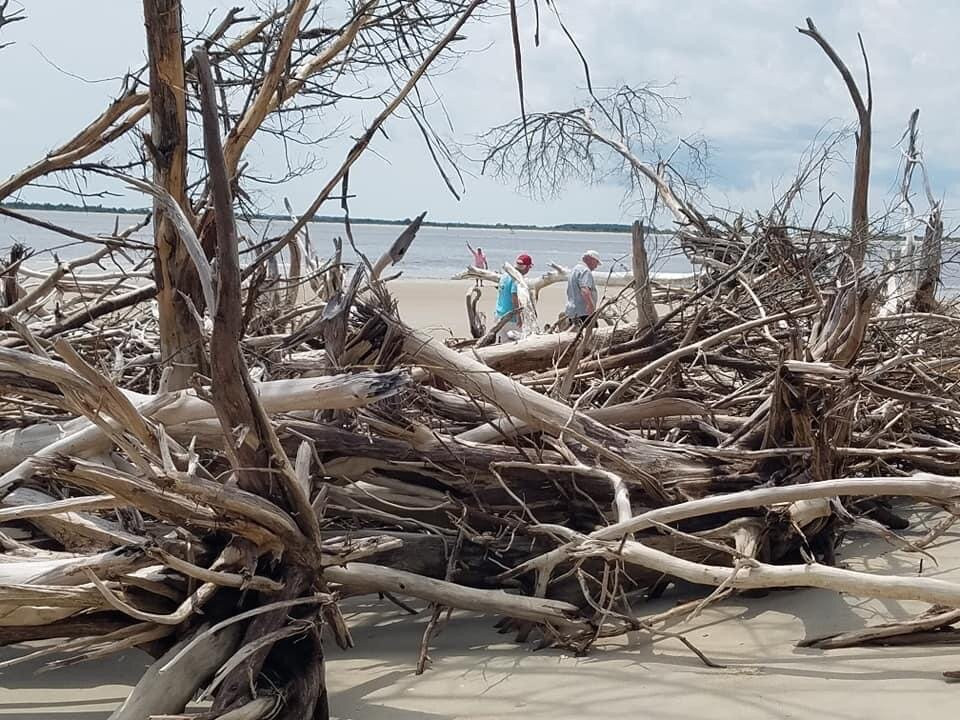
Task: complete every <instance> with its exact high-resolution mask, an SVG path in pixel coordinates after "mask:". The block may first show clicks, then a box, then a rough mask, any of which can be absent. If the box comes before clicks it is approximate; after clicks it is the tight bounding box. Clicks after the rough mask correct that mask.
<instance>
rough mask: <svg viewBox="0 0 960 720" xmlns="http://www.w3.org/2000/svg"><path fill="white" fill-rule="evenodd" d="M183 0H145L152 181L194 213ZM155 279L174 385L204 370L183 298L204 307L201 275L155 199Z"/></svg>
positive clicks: (165, 357)
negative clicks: (190, 196) (190, 188)
mask: <svg viewBox="0 0 960 720" xmlns="http://www.w3.org/2000/svg"><path fill="white" fill-rule="evenodd" d="M181 15H182V9H181V3H180V0H143V17H144V24H145V25H146V30H147V59H148V65H149V70H150V104H149V107H150V144H149V148H150V156H151V158H150V159H151V160H152V162H153V172H154V175H153V177H154V182H156V184H157V185H159V186H160V187H162V188H163V189H164V190H165V191H166V192H167V193H169V195H170V197H171V198H172V199H173V201H174V202H175V203H176V204H177V205H179V207H180V208H181V209H182V210H183V211H185V212H186V213H188V214H190V212H191V210H190V203H189V200H188V199H187V107H186V84H187V83H186V76H185V74H184V69H183V35H182V28H181ZM153 239H154V279H155V282H156V286H157V303H158V306H159V312H160V315H159V326H160V353H161V357H162V361H163V363H164V364H165V365H169V366H170V367H171V368H172V371H171V373H170V377H169V383H170V388H171V389H173V390H178V389H180V388H184V387H187V386H188V385H189V384H190V376H191V375H193V373H194V372H206V364H205V362H204V356H203V334H202V328H200V327H198V325H197V321H196V319H195V318H194V315H193V313H192V312H191V309H190V307H189V306H188V304H187V302H186V300H185V298H188V299H189V300H190V301H192V302H193V304H194V306H195V307H202V302H203V298H202V296H201V295H200V286H199V278H198V275H197V270H196V267H195V266H194V263H193V261H192V260H191V259H190V255H189V253H188V252H187V249H186V246H185V243H184V242H183V241H182V240H181V239H180V236H179V233H178V232H177V230H176V227H175V223H174V221H173V220H172V219H171V218H170V217H169V215H168V211H167V208H165V207H164V205H163V203H162V202H161V201H160V200H154V210H153Z"/></svg>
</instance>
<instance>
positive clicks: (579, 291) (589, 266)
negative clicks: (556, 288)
mask: <svg viewBox="0 0 960 720" xmlns="http://www.w3.org/2000/svg"><path fill="white" fill-rule="evenodd" d="M599 265H600V253H598V252H597V251H596V250H587V252H585V253H584V254H583V258H582V259H581V262H579V263H577V266H576V267H575V268H573V270H571V271H570V279H569V280H568V281H567V307H566V310H565V311H564V314H566V316H567V317H568V318H570V321H571V322H572V323H573V324H574V326H575V327H579V326H581V325H583V323H584V322H585V321H586V319H587V318H588V317H590V316H591V315H593V313H594V312H595V311H596V309H597V283H596V282H595V281H594V279H593V271H594V270H596V269H597V267H598V266H599Z"/></svg>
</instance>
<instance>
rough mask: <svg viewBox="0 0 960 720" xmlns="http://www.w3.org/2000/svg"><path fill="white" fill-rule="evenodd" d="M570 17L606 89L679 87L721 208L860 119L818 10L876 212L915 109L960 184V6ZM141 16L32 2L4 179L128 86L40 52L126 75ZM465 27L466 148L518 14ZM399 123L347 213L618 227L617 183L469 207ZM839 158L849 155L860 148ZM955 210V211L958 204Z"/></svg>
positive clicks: (264, 153) (751, 193)
mask: <svg viewBox="0 0 960 720" xmlns="http://www.w3.org/2000/svg"><path fill="white" fill-rule="evenodd" d="M232 4H233V3H227V2H215V1H213V0H205V1H204V2H197V0H185V5H186V7H187V13H188V20H189V21H191V22H192V23H194V24H197V23H199V22H200V21H202V19H203V18H204V17H205V16H206V13H207V12H208V10H209V9H210V8H212V7H217V8H220V9H221V10H223V9H225V8H226V7H228V6H229V5H232ZM540 5H541V45H540V47H539V48H535V47H533V9H532V5H531V4H529V3H528V4H527V5H526V6H524V7H522V8H521V15H522V17H521V20H522V23H523V38H522V41H523V46H524V70H525V73H524V74H525V83H526V98H527V103H528V107H529V108H530V109H533V110H545V109H565V108H568V107H570V106H571V105H572V104H573V103H574V102H576V99H577V98H578V97H579V96H580V95H581V88H582V87H583V85H584V82H583V75H582V69H581V66H580V61H579V59H578V57H577V56H576V53H575V52H574V51H573V49H572V48H571V46H570V44H569V42H568V40H567V39H566V37H565V36H564V34H563V33H562V31H561V30H560V28H559V27H558V26H557V24H556V22H555V20H554V18H553V17H552V14H551V12H550V11H549V10H548V9H547V8H546V7H545V4H544V3H541V4H540ZM560 9H561V11H562V13H563V15H564V19H565V21H566V22H567V24H568V27H569V28H570V29H571V31H572V32H573V33H574V35H575V37H576V39H577V41H578V43H579V44H580V46H581V47H582V49H583V51H584V53H585V54H586V55H587V57H588V60H589V63H590V68H591V73H592V77H593V80H594V82H595V83H596V84H597V85H613V84H616V83H620V82H631V83H643V82H647V81H660V82H663V81H670V80H675V81H676V87H675V90H676V94H678V95H682V96H685V97H687V98H688V99H687V100H686V101H685V102H684V103H683V115H682V117H680V118H678V119H676V120H675V121H674V122H673V123H672V124H671V127H670V130H671V131H672V132H673V133H675V134H677V135H680V134H687V133H691V132H698V133H700V134H702V135H703V136H705V137H706V138H707V139H708V140H709V141H710V142H711V143H712V144H713V146H714V148H715V150H716V153H715V156H714V158H715V166H714V168H713V170H714V180H713V182H712V186H711V188H710V193H711V196H712V197H713V198H715V201H716V202H717V204H726V205H732V206H734V207H739V206H743V207H747V208H754V207H756V208H758V209H763V208H765V207H766V206H768V205H769V203H770V200H771V196H772V190H771V185H772V183H776V182H777V181H778V180H779V179H787V178H789V177H791V176H792V173H793V171H794V169H795V167H796V164H797V162H798V160H799V158H800V157H801V155H802V153H803V151H804V149H805V148H806V146H807V144H808V143H809V141H810V140H811V139H812V137H813V135H814V134H815V133H816V131H817V129H818V128H819V127H821V126H822V125H823V124H825V123H827V122H829V121H831V120H832V121H835V122H842V123H850V122H853V120H854V119H855V114H854V111H853V107H852V105H851V103H850V99H849V97H848V95H847V91H846V89H845V87H844V85H843V83H842V81H841V80H840V78H839V76H838V74H837V72H836V71H835V70H834V68H833V67H832V66H831V65H830V63H829V61H828V60H827V58H826V57H825V56H824V54H823V53H822V51H821V50H820V49H819V48H818V47H817V46H816V45H815V44H814V43H813V41H811V40H810V39H809V38H806V37H803V36H802V35H800V34H799V33H798V32H797V31H796V29H795V28H796V26H798V25H802V24H803V23H804V18H805V17H806V16H807V15H810V16H812V17H813V18H814V19H815V21H816V23H817V25H818V27H819V29H820V30H821V32H822V33H823V34H824V35H825V36H826V37H827V38H828V39H829V40H830V41H831V42H832V43H833V44H834V47H835V48H836V49H837V51H838V52H839V53H840V54H841V55H842V57H843V58H844V59H845V60H846V61H847V63H848V64H849V66H850V67H851V69H852V70H853V72H854V74H855V75H856V76H857V77H858V78H862V77H863V74H862V62H861V59H860V55H859V46H858V44H857V32H858V31H860V32H861V33H862V34H863V38H864V43H865V45H866V48H867V52H868V54H869V58H870V64H871V70H872V77H873V87H874V95H875V110H874V168H875V172H876V175H875V178H874V184H873V187H874V192H873V193H872V202H873V203H874V205H875V207H877V208H879V207H880V203H881V199H882V196H883V194H884V193H885V192H886V191H887V190H888V189H889V187H890V185H891V178H892V174H893V173H894V172H895V170H896V166H897V162H898V158H899V156H898V152H897V150H896V149H895V148H894V147H893V146H894V144H895V143H896V141H897V139H898V138H899V136H900V134H901V132H902V128H903V126H904V123H905V122H906V118H907V116H908V115H909V113H910V111H911V110H912V109H913V108H914V107H920V108H921V129H922V133H923V137H924V146H925V152H926V157H927V160H928V163H929V166H930V170H931V175H932V179H933V181H934V183H935V184H936V183H938V182H939V185H938V187H940V188H953V189H954V190H955V189H956V188H957V187H958V186H960V172H958V170H957V168H956V166H955V163H954V162H953V158H954V157H956V156H957V154H958V152H960V133H957V132H956V131H955V129H954V125H955V117H956V116H957V114H958V112H960V98H958V96H957V94H956V93H955V92H953V88H954V87H955V86H956V78H957V77H958V75H960V55H958V54H957V53H955V52H953V38H954V34H955V28H956V27H957V24H958V20H960V7H955V6H953V5H951V4H942V5H941V4H938V3H935V2H934V1H933V0H916V1H913V2H909V3H907V2H897V1H896V0H883V1H882V2H880V1H878V0H858V1H852V0H851V1H849V2H844V3H834V2H827V1H826V0H800V1H799V2H792V3H772V2H766V1H765V0H715V1H714V2H703V1H698V0H675V1H674V2H667V1H666V0H566V1H562V0H561V2H560ZM139 13H140V4H139V3H135V2H123V3H118V2H116V1H115V0H99V1H94V0H88V1H87V2H84V3H35V4H31V7H30V8H29V9H28V14H29V19H28V20H27V21H26V22H24V23H17V24H16V25H15V26H12V27H11V31H10V32H11V38H10V39H14V40H16V41H17V45H15V46H12V47H10V48H7V49H6V50H4V51H2V52H0V72H3V75H4V93H5V97H6V98H8V99H9V100H10V101H11V102H12V103H13V106H12V107H7V108H5V126H6V132H5V133H4V135H3V137H2V138H0V157H2V158H4V167H3V168H2V169H0V174H6V173H10V172H13V171H14V170H16V169H18V168H19V167H22V166H24V165H26V164H29V163H30V162H32V161H33V160H35V159H36V158H37V157H39V156H40V155H42V153H44V152H45V151H46V150H47V149H48V148H49V147H50V146H52V145H53V144H55V143H56V142H57V141H60V140H63V139H64V138H66V137H67V136H69V135H70V134H71V133H72V132H75V131H76V129H78V128H79V127H81V126H82V125H83V124H84V123H85V122H87V121H88V120H89V119H90V118H92V117H93V116H94V115H95V114H96V112H98V111H99V110H100V109H101V108H102V107H103V105H104V104H105V102H106V101H108V100H109V98H110V97H111V93H112V92H113V91H114V89H115V87H116V83H112V84H111V83H104V84H96V85H90V84H86V83H83V82H80V81H77V80H74V79H71V78H69V77H66V76H64V75H63V74H62V73H60V72H59V71H57V70H55V69H54V68H52V67H50V66H49V65H48V64H47V63H46V62H45V61H43V60H42V59H41V58H40V57H39V55H38V54H37V53H36V51H35V50H34V49H33V48H32V45H36V46H37V47H38V48H40V49H41V50H42V51H43V52H44V54H46V55H47V56H49V57H50V58H51V59H52V60H54V61H55V62H57V63H58V64H60V65H62V66H64V67H65V68H67V69H68V70H70V71H71V72H74V73H77V74H80V75H84V76H90V77H104V76H110V75H117V74H120V73H122V72H123V71H124V70H125V69H126V68H128V67H134V66H137V65H139V64H140V63H141V62H142V60H143V54H144V52H143V39H142V34H143V26H142V18H141V17H140V14H139ZM465 34H466V35H467V36H468V40H467V41H466V42H465V46H468V47H470V48H474V49H480V48H485V47H486V48H487V49H486V50H485V51H484V52H483V53H482V54H478V55H468V56H467V57H465V58H464V59H463V61H462V62H461V63H460V65H459V66H458V67H457V68H456V69H454V70H453V71H452V72H450V73H447V74H444V75H442V76H439V77H438V78H436V81H435V82H436V87H437V88H438V90H439V91H440V93H441V94H442V96H443V98H444V101H445V103H446V105H447V107H448V109H449V110H450V114H451V117H452V119H453V122H454V125H455V129H456V136H455V137H457V138H458V139H461V140H464V139H469V137H470V136H471V134H473V133H476V132H479V131H482V130H483V129H485V128H487V127H489V126H491V125H493V124H496V123H499V122H503V121H505V120H507V119H509V118H511V117H513V116H515V115H516V114H517V113H518V101H517V93H516V88H515V85H514V82H515V79H514V69H513V52H512V47H511V43H510V34H509V23H508V21H507V18H506V17H505V16H503V15H500V16H496V17H491V18H490V19H489V20H488V21H487V22H486V23H483V24H476V25H473V26H472V27H469V26H468V28H467V31H466V33H465ZM368 118H369V112H368ZM388 129H389V131H390V137H391V141H390V142H385V141H383V140H382V139H378V140H377V141H376V143H375V149H376V150H377V152H378V153H380V154H381V155H382V156H384V157H385V158H387V159H388V160H389V162H385V161H384V160H383V159H381V158H380V157H377V156H374V155H370V156H368V157H365V158H364V159H363V160H362V161H361V162H360V163H359V164H358V166H357V168H356V170H355V171H354V172H353V173H352V174H351V179H352V189H353V190H354V191H356V192H358V193H359V197H358V198H357V199H356V200H355V201H354V205H353V210H354V212H355V213H356V214H363V215H382V216H408V215H412V214H413V213H415V212H417V211H419V210H421V209H427V210H429V211H430V214H431V216H432V217H434V218H436V219H451V220H461V219H463V220H502V221H515V222H530V221H532V222H562V221H590V220H614V219H617V218H619V217H621V207H620V200H621V197H622V188H621V187H619V186H617V185H616V184H611V185H606V186H601V187H593V188H583V187H578V186H576V185H571V186H570V187H569V188H568V190H567V192H566V193H565V194H564V195H563V196H562V197H561V198H559V199H557V200H555V201H551V202H546V203H537V202H534V201H532V200H529V199H527V198H525V197H523V196H521V195H518V194H517V193H516V192H515V190H514V188H513V187H512V186H510V185H502V184H500V183H497V182H495V181H493V180H490V179H488V178H471V177H468V178H467V191H466V194H465V196H464V199H463V201H462V202H459V203H458V202H456V201H455V200H454V199H453V198H452V197H450V196H449V194H448V193H447V192H446V190H445V189H444V186H443V183H442V181H441V180H440V178H439V177H438V175H437V173H436V171H435V170H434V169H433V167H432V165H431V163H430V162H429V160H428V159H427V158H426V155H425V152H424V150H423V147H422V140H421V139H420V137H419V133H418V132H416V130H415V129H414V128H412V127H410V126H409V125H404V124H403V123H401V122H400V121H398V120H394V121H391V122H390V123H389V127H388ZM353 134H356V133H355V131H354V133H353ZM349 143H350V138H349V137H345V138H342V139H341V140H339V141H332V142H331V143H329V144H328V145H327V146H325V147H324V148H321V149H320V151H319V154H320V156H321V158H322V159H323V160H324V161H325V164H326V165H327V166H328V167H331V166H336V165H337V164H339V161H340V159H341V158H342V156H343V153H344V152H345V151H346V148H347V147H348V146H349ZM845 150H846V152H847V155H848V156H852V141H850V143H848V144H847V146H846V147H845ZM278 155H279V153H277V152H275V151H274V148H273V147H272V146H271V145H270V144H269V143H265V144H264V145H263V146H262V147H261V149H260V152H259V153H258V156H257V161H258V162H262V163H263V166H264V171H265V172H274V173H277V172H279V171H280V169H281V163H280V162H279V161H278V159H277V157H278ZM323 179H324V178H323V177H322V172H321V173H320V174H319V175H318V176H315V177H313V178H310V179H303V180H299V181H297V182H295V183H293V184H291V186H290V187H288V188H286V189H285V192H286V193H287V194H288V195H289V196H290V197H291V199H292V200H293V201H294V203H295V204H297V205H300V206H302V205H304V204H306V203H307V202H308V201H309V199H310V198H311V196H312V193H313V192H314V191H315V189H316V186H317V185H318V184H320V183H321V182H322V180H323ZM849 181H850V180H849V169H848V168H846V167H844V166H840V167H838V168H837V171H836V172H835V174H834V176H833V180H832V183H833V184H834V187H832V188H831V189H836V190H838V191H839V192H841V193H842V194H843V195H844V196H847V195H848V194H849V192H848V185H849ZM265 192H275V190H273V189H272V188H267V189H266V191H265ZM956 204H957V203H954V205H956ZM947 205H948V207H952V206H953V205H951V202H950V200H949V198H948V201H947ZM838 207H839V212H841V213H842V212H845V209H844V208H843V207H842V206H838Z"/></svg>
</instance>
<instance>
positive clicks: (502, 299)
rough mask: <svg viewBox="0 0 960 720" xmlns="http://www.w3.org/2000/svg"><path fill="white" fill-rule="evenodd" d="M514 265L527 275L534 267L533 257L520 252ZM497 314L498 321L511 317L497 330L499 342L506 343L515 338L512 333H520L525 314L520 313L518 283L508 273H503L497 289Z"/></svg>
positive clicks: (518, 270) (522, 273)
mask: <svg viewBox="0 0 960 720" xmlns="http://www.w3.org/2000/svg"><path fill="white" fill-rule="evenodd" d="M513 266H514V267H515V268H516V269H517V272H519V273H520V274H521V275H526V274H527V273H528V272H530V268H532V267H533V258H531V257H530V256H529V255H527V253H520V254H519V255H517V259H516V262H514V264H513ZM495 316H496V318H495V319H496V322H498V323H499V322H500V320H501V318H504V317H507V318H509V319H508V320H507V322H506V323H504V325H503V327H501V328H500V330H499V331H498V332H497V342H498V343H504V342H507V341H508V340H512V339H514V338H512V337H510V334H513V335H514V336H516V335H519V333H520V330H521V329H522V328H523V316H522V315H521V314H520V301H519V300H518V299H517V283H516V281H515V280H514V279H513V278H512V277H510V275H509V274H507V273H503V275H501V276H500V288H499V289H498V291H497V309H496V313H495Z"/></svg>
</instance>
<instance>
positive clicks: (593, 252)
mask: <svg viewBox="0 0 960 720" xmlns="http://www.w3.org/2000/svg"><path fill="white" fill-rule="evenodd" d="M583 256H584V257H589V258H593V259H594V260H596V261H597V263H598V264H599V263H600V253H598V252H597V251H596V250H587V251H586V252H585V253H584V254H583Z"/></svg>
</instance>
